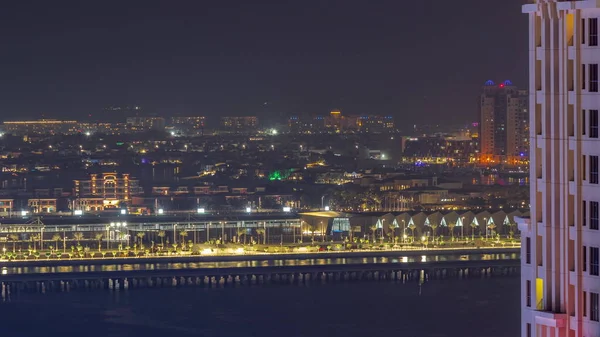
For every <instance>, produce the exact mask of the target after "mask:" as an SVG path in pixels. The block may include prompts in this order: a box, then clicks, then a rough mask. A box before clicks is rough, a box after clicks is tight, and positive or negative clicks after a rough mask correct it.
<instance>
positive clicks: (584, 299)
mask: <svg viewBox="0 0 600 337" xmlns="http://www.w3.org/2000/svg"><path fill="white" fill-rule="evenodd" d="M587 311H588V310H587V292H585V291H584V292H583V317H587Z"/></svg>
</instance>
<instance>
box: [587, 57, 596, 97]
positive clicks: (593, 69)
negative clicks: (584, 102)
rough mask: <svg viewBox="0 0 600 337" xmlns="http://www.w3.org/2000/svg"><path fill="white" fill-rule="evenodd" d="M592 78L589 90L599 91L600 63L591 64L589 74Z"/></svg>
mask: <svg viewBox="0 0 600 337" xmlns="http://www.w3.org/2000/svg"><path fill="white" fill-rule="evenodd" d="M588 77H589V78H590V88H589V92H598V65H597V64H590V71H589V74H588Z"/></svg>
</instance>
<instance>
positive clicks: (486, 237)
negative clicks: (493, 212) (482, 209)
mask: <svg viewBox="0 0 600 337" xmlns="http://www.w3.org/2000/svg"><path fill="white" fill-rule="evenodd" d="M483 225H484V226H485V241H487V239H488V224H487V218H483ZM480 233H481V232H480Z"/></svg>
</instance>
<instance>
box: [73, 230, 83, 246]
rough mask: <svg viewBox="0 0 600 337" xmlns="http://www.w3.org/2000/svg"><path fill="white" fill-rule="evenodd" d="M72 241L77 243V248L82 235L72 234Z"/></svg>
mask: <svg viewBox="0 0 600 337" xmlns="http://www.w3.org/2000/svg"><path fill="white" fill-rule="evenodd" d="M73 240H75V241H77V245H78V246H79V241H81V240H83V233H80V232H77V233H73Z"/></svg>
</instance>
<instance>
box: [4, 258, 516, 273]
mask: <svg viewBox="0 0 600 337" xmlns="http://www.w3.org/2000/svg"><path fill="white" fill-rule="evenodd" d="M518 258H519V254H517V253H498V254H470V255H458V254H456V255H452V254H450V255H446V254H444V255H429V256H428V255H422V256H418V255H415V256H399V257H397V258H395V257H392V258H388V257H372V258H364V257H344V258H331V259H284V260H270V261H269V260H264V261H221V262H185V263H179V262H178V263H128V264H108V265H74V266H50V267H49V266H40V267H6V268H3V270H6V274H32V273H33V274H37V273H74V272H112V271H131V270H179V269H206V268H245V267H280V266H314V265H328V264H374V263H381V264H387V263H403V264H404V263H414V262H434V261H439V262H441V261H447V262H451V261H465V260H471V261H478V260H481V261H483V260H514V259H518ZM3 273H4V271H3Z"/></svg>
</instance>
